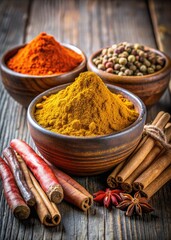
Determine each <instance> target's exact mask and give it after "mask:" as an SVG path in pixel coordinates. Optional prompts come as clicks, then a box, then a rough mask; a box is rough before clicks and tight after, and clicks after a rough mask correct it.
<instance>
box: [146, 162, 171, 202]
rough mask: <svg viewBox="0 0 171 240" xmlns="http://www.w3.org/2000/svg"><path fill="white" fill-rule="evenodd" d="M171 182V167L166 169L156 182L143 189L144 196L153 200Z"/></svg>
mask: <svg viewBox="0 0 171 240" xmlns="http://www.w3.org/2000/svg"><path fill="white" fill-rule="evenodd" d="M169 180H171V166H169V167H168V168H166V169H165V170H164V171H163V172H162V173H161V174H160V175H159V176H158V177H157V178H156V179H154V181H152V182H151V183H150V184H149V185H148V186H147V187H146V188H145V189H143V194H144V195H145V196H146V197H147V198H151V197H152V196H153V195H154V194H155V193H156V192H157V191H158V190H159V189H160V188H161V187H162V186H163V185H165V184H166V183H167V182H168V181H169Z"/></svg>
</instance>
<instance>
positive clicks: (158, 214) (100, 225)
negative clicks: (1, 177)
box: [0, 0, 171, 240]
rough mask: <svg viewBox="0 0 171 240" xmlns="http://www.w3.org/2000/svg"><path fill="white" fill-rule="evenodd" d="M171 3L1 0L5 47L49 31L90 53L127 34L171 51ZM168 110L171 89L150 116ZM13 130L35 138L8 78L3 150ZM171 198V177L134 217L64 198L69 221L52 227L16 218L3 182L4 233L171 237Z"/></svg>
mask: <svg viewBox="0 0 171 240" xmlns="http://www.w3.org/2000/svg"><path fill="white" fill-rule="evenodd" d="M170 3H171V2H170V1H160V0H158V1H157V0H155V1H154V0H149V1H143V0H139V1H133V0H132V1H119V0H118V1H114V0H113V1H112V0H110V1H108V0H106V1H103V0H101V1H100V0H99V1H98V0H89V1H87V0H85V1H83V0H82V1H81V0H78V1H77V0H75V1H74V0H72V1H67V0H66V1H62V0H59V1H58V0H57V1H55V0H54V1H53V0H51V1H46V0H30V1H29V0H24V1H22V0H21V1H20V0H9V1H7V0H1V1H0V54H2V53H3V52H4V51H5V50H7V49H9V48H11V47H13V46H14V45H17V44H21V43H23V42H28V41H30V40H31V39H33V38H34V37H35V36H36V35H38V34H39V33H40V32H42V31H44V32H47V33H49V34H52V35H54V36H55V38H56V39H57V40H58V41H61V42H65V43H72V44H74V45H76V46H78V47H80V48H81V49H82V50H83V51H84V52H85V53H86V54H87V56H90V54H91V53H93V52H94V51H96V50H98V49H99V48H101V47H104V46H108V45H110V44H112V43H114V42H115V43H119V42H121V41H128V42H139V43H142V44H146V45H148V46H150V47H154V48H159V49H161V50H163V51H165V52H166V53H167V54H168V55H170V56H171V46H170V43H171V4H170ZM160 110H165V111H168V112H170V113H171V98H170V95H169V91H168V90H167V91H166V92H165V94H164V95H163V97H162V98H161V100H160V101H159V102H158V104H156V105H155V106H152V107H151V108H150V109H149V110H148V121H150V120H151V119H152V118H153V117H154V116H155V115H156V113H157V112H158V111H160ZM13 138H20V139H23V140H26V141H27V142H28V143H30V144H31V145H32V146H34V144H33V142H32V141H31V138H30V135H29V131H28V128H27V121H26V109H24V108H23V107H22V106H21V105H19V104H18V103H16V102H15V101H14V100H13V99H12V98H11V97H10V96H9V95H8V94H7V92H6V91H5V89H4V87H3V86H2V84H1V83H0V149H1V151H0V153H1V152H2V149H4V148H5V147H6V146H7V145H8V144H9V142H10V140H11V139H13ZM76 179H77V180H78V181H79V182H80V183H81V184H82V185H83V186H85V187H86V188H87V189H88V190H89V191H90V192H91V193H93V192H96V191H98V190H99V189H102V188H105V181H106V174H104V175H100V176H95V177H87V178H76ZM170 200H171V190H170V188H169V184H166V185H165V186H164V187H163V188H162V189H161V190H160V191H159V192H158V193H156V194H155V195H154V196H153V197H152V199H151V204H152V205H153V206H154V207H155V209H156V210H155V212H154V213H152V214H149V215H146V216H143V217H142V218H140V217H136V216H134V217H132V218H127V217H125V215H124V212H121V211H119V210H117V209H113V210H112V211H108V210H106V209H104V208H103V207H99V206H97V205H96V204H94V206H93V207H92V208H91V209H90V210H89V211H88V212H87V213H83V212H81V211H80V210H79V209H77V208H75V207H74V206H71V205H69V204H68V203H66V202H63V203H62V204H60V206H59V210H60V212H61V215H62V222H61V224H60V225H59V226H58V227H55V228H46V227H44V226H43V225H41V224H40V222H39V220H38V218H37V217H35V216H33V217H31V219H29V220H28V221H25V222H20V221H18V220H17V219H16V218H14V216H13V214H12V213H11V211H10V210H9V207H8V206H7V204H6V201H5V198H4V194H3V190H2V182H0V240H16V239H17V240H19V239H22V240H31V239H32V240H38V239H48V240H49V239H55V240H58V239H80V240H83V239H89V240H91V239H94V240H95V239H107V240H108V239H109V240H110V239H116V240H117V239H128V240H130V239H139V240H141V239H151V240H153V239H159V240H161V239H171V231H170V227H171V204H170Z"/></svg>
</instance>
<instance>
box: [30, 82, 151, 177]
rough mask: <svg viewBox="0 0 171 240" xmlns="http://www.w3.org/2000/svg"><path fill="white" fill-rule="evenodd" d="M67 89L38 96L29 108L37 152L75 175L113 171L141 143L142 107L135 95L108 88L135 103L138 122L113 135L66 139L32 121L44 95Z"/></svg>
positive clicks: (61, 87)
mask: <svg viewBox="0 0 171 240" xmlns="http://www.w3.org/2000/svg"><path fill="white" fill-rule="evenodd" d="M66 86H68V84H67V85H63V86H58V87H56V88H53V89H51V90H49V91H46V92H44V93H42V94H40V95H39V96H37V97H36V98H35V99H34V100H33V101H32V102H31V104H30V105H29V108H28V112H27V119H28V126H29V130H30V134H31V137H32V138H33V140H34V142H35V144H36V146H37V148H38V150H39V152H40V153H41V154H42V155H43V157H44V158H45V159H47V160H48V161H49V162H51V163H54V164H55V165H56V166H58V167H59V168H61V169H63V170H64V171H65V172H68V173H70V174H74V175H79V176H89V175H95V174H100V173H103V172H106V171H108V170H110V169H112V168H113V167H114V166H115V165H116V164H117V163H119V162H121V161H123V160H124V159H125V158H126V157H127V156H128V155H130V154H131V152H132V151H133V150H134V149H135V147H136V146H137V144H138V142H139V140H140V137H141V134H142V131H143V127H144V123H145V119H146V109H145V106H144V104H143V103H142V101H141V100H140V99H139V98H137V97H136V96H135V95H134V94H132V93H130V92H128V91H126V90H124V89H121V88H119V87H115V86H112V85H109V84H108V85H107V86H108V88H109V89H110V90H111V91H112V92H115V93H121V94H122V95H124V96H125V97H126V98H128V99H130V100H131V101H132V102H133V103H134V105H135V108H136V109H137V111H138V112H139V117H138V119H137V120H136V121H135V122H134V123H133V124H132V125H131V126H129V127H127V128H126V129H124V130H123V131H120V132H118V133H116V134H110V135H105V136H98V137H74V136H65V135H61V134H57V133H53V132H51V131H48V130H46V129H44V128H43V127H41V126H40V125H39V124H38V123H37V122H36V120H35V118H34V111H35V105H36V104H37V103H39V102H40V101H41V99H42V96H43V95H50V94H52V93H56V92H58V91H60V90H61V89H64V88H65V87H66Z"/></svg>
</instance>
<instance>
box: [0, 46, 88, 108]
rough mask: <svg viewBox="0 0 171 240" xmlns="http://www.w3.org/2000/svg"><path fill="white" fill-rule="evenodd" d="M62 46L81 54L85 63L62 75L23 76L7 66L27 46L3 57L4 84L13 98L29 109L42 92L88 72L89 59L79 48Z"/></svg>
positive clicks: (16, 48) (17, 48) (14, 49)
mask: <svg viewBox="0 0 171 240" xmlns="http://www.w3.org/2000/svg"><path fill="white" fill-rule="evenodd" d="M61 45H62V46H64V47H66V48H69V49H71V50H73V51H75V52H77V53H79V54H80V55H81V56H82V58H83V61H82V62H81V64H80V65H78V67H76V68H74V69H73V70H72V71H70V72H67V73H63V74H60V75H55V74H54V75H48V76H34V75H27V74H21V73H18V72H15V71H13V70H11V69H9V68H8V67H7V65H6V62H7V61H8V59H10V58H11V57H12V56H14V55H15V54H16V53H17V51H18V50H19V49H20V48H22V47H24V46H25V45H21V46H18V47H15V48H13V49H11V50H9V51H7V52H6V53H5V54H4V55H3V57H2V60H1V75H2V82H3V84H4V87H5V88H6V90H7V92H8V93H9V94H10V95H11V97H13V98H14V99H15V100H16V101H17V102H19V103H20V104H22V105H23V106H25V107H27V106H28V105H29V103H30V102H31V100H32V99H33V98H34V97H36V96H37V95H38V94H40V93H41V92H44V91H45V90H47V89H49V88H52V87H55V86H58V85H61V84H65V83H70V82H72V81H74V79H75V78H76V77H77V76H78V75H79V74H80V73H81V72H83V71H85V70H86V63H87V59H86V56H85V54H84V53H83V52H82V51H81V50H80V49H79V48H77V47H75V46H72V45H70V44H61Z"/></svg>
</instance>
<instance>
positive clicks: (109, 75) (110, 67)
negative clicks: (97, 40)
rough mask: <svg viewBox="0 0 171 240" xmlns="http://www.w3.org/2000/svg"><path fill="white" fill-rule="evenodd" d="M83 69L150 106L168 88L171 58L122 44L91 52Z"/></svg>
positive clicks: (128, 44)
mask: <svg viewBox="0 0 171 240" xmlns="http://www.w3.org/2000/svg"><path fill="white" fill-rule="evenodd" d="M87 67H88V70H90V71H93V72H95V73H96V74H98V75H99V76H100V77H101V78H102V79H103V81H104V82H106V83H110V84H113V85H116V86H119V87H123V88H125V89H127V90H129V91H131V92H133V93H134V94H136V95H137V96H138V97H140V98H141V99H142V100H143V102H144V103H145V105H146V106H151V105H153V104H155V103H156V102H158V101H159V99H160V98H161V96H162V95H163V93H164V92H165V90H166V89H167V87H168V85H169V80H170V72H171V59H170V58H169V57H168V56H167V55H166V54H165V53H163V52H161V51H159V50H156V49H153V48H150V47H147V46H143V45H140V44H130V43H127V42H124V43H119V44H114V45H112V46H111V47H107V48H103V49H100V50H98V51H97V52H95V53H93V54H92V55H91V56H90V58H89V59H88V64H87Z"/></svg>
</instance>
